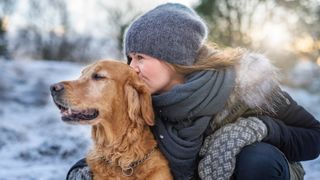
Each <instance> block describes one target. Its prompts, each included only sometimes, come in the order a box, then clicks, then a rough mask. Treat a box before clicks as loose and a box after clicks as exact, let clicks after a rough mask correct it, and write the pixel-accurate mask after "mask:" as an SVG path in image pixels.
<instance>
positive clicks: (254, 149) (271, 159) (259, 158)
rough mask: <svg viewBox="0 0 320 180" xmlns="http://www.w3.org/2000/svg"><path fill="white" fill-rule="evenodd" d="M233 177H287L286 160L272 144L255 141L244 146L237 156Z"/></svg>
mask: <svg viewBox="0 0 320 180" xmlns="http://www.w3.org/2000/svg"><path fill="white" fill-rule="evenodd" d="M234 177H235V179H248V180H249V179H270V180H271V179H283V180H285V179H289V177H290V173H289V168H288V163H287V160H286V159H285V157H284V155H283V154H282V153H281V152H280V151H279V150H278V149H277V148H275V147H274V146H272V145H270V144H267V143H262V142H260V143H255V144H252V145H249V146H246V147H244V148H243V149H242V151H241V152H240V153H239V154H238V156H237V162H236V168H235V172H234Z"/></svg>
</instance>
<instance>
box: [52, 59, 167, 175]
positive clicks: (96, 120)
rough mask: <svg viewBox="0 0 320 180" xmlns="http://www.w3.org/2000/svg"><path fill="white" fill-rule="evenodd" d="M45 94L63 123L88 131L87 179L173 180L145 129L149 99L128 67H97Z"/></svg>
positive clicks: (112, 64) (109, 63)
mask: <svg viewBox="0 0 320 180" xmlns="http://www.w3.org/2000/svg"><path fill="white" fill-rule="evenodd" d="M50 90H51V95H52V97H53V100H54V102H55V104H56V105H57V107H58V108H59V109H60V111H61V116H62V120H63V121H64V122H67V123H72V124H88V125H91V126H92V139H93V142H94V143H93V147H92V148H91V150H90V152H89V153H88V155H87V157H86V161H87V163H88V165H89V167H90V169H91V171H92V173H93V179H95V180H96V179H148V180H150V179H156V180H160V179H165V180H168V179H173V178H172V176H171V174H170V169H169V166H168V162H167V160H166V159H165V157H164V156H163V155H162V154H161V153H160V151H159V149H158V148H157V143H156V140H155V139H154V137H153V134H152V133H151V130H150V127H149V126H152V125H153V124H154V114H153V109H152V102H151V95H150V93H149V92H148V89H147V87H146V86H145V84H144V83H143V82H142V81H141V80H140V79H139V77H138V75H137V73H136V72H135V71H134V70H133V69H132V68H130V66H128V65H127V64H124V63H121V62H116V61H99V62H96V63H94V64H92V65H89V66H88V67H86V68H85V69H84V70H83V71H82V74H81V76H80V78H79V79H77V80H74V81H63V82H59V83H57V84H54V85H52V86H51V87H50Z"/></svg>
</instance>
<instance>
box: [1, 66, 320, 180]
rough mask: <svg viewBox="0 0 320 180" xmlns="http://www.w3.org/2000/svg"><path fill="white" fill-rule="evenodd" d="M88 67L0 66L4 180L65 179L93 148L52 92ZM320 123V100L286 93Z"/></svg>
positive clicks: (311, 168) (312, 174) (319, 173)
mask: <svg viewBox="0 0 320 180" xmlns="http://www.w3.org/2000/svg"><path fill="white" fill-rule="evenodd" d="M83 67H84V65H79V64H73V63H68V62H53V61H13V60H10V61H5V60H0V107H1V108H0V133H1V135H0V180H18V179H23V180H38V179H41V180H56V179H65V175H66V173H67V171H68V169H69V168H70V167H71V166H72V165H73V164H74V163H75V162H76V161H77V160H79V159H81V158H83V157H84V156H85V154H86V152H87V151H88V147H89V146H90V143H91V141H90V127H89V126H81V125H68V124H66V123H63V122H62V121H61V119H60V114H59V110H58V109H57V108H56V107H55V105H54V104H53V102H52V100H51V97H50V92H49V86H50V85H51V84H53V83H55V82H59V81H61V80H69V79H75V78H77V77H78V76H79V75H80V70H81V69H82V68H83ZM284 89H285V90H286V91H288V92H289V93H290V94H291V95H292V96H293V97H294V99H295V100H296V101H297V102H299V103H300V104H301V105H303V106H304V107H305V108H306V109H308V110H309V111H310V112H311V113H312V114H313V115H315V116H316V118H317V119H320V111H319V106H320V96H319V94H318V95H315V94H310V93H308V92H307V91H305V90H302V89H292V88H288V87H284ZM303 164H304V167H305V170H306V172H307V174H306V176H305V179H306V180H316V179H318V178H319V177H320V158H317V159H316V160H312V161H307V162H303Z"/></svg>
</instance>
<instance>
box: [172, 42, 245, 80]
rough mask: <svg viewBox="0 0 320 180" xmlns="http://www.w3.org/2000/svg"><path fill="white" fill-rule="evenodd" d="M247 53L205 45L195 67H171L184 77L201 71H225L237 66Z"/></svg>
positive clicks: (242, 50)
mask: <svg viewBox="0 0 320 180" xmlns="http://www.w3.org/2000/svg"><path fill="white" fill-rule="evenodd" d="M245 52H246V50H245V49H242V48H226V49H220V48H218V46H217V45H216V44H213V43H205V44H204V45H203V46H202V47H201V48H200V50H199V52H198V55H197V58H196V61H195V63H194V64H193V65H189V66H186V65H178V64H171V65H172V66H173V68H174V69H175V70H176V71H177V72H178V73H181V74H184V75H187V74H190V73H193V72H195V71H201V70H216V69H223V68H227V67H229V66H232V65H234V64H236V63H237V62H238V60H239V59H240V58H241V57H242V55H243V54H244V53H245Z"/></svg>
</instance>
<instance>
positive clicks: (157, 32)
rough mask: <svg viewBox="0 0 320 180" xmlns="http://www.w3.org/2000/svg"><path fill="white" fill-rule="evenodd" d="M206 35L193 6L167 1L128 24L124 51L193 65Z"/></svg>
mask: <svg viewBox="0 0 320 180" xmlns="http://www.w3.org/2000/svg"><path fill="white" fill-rule="evenodd" d="M206 37H207V26H206V24H205V23H204V21H203V20H202V19H201V17H200V16H199V15H197V14H196V12H195V11H193V10H192V9H190V8H188V7H186V6H184V5H182V4H177V3H166V4H163V5H160V6H157V7H156V8H154V9H152V10H150V11H148V12H146V13H145V14H143V15H142V16H140V17H138V18H137V19H136V20H135V21H133V23H132V24H131V25H130V26H129V28H128V29H127V31H126V33H125V38H124V51H125V55H126V56H127V58H128V64H129V63H130V58H129V57H128V55H129V53H132V52H134V53H143V54H147V55H150V56H152V57H154V58H157V59H160V60H164V61H167V62H169V63H172V64H180V65H192V64H193V63H194V61H195V59H196V56H197V53H198V51H199V49H200V48H201V46H202V44H203V42H204V40H205V39H206Z"/></svg>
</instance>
